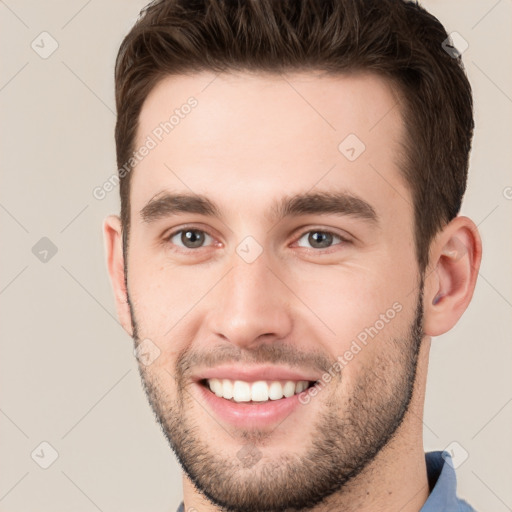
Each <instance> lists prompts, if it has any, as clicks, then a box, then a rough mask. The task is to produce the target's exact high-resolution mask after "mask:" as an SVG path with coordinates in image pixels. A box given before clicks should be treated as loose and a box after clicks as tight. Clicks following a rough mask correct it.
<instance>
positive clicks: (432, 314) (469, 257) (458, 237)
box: [424, 217, 482, 336]
mask: <svg viewBox="0 0 512 512" xmlns="http://www.w3.org/2000/svg"><path fill="white" fill-rule="evenodd" d="M481 258H482V243H481V239H480V235H479V233H478V229H477V227H476V225H475V224H474V223H473V221H472V220H471V219H469V218H467V217H456V218H455V219H453V220H452V221H451V222H450V223H449V224H448V225H447V226H446V227H445V228H444V229H443V230H442V232H441V233H440V234H438V236H437V237H436V239H435V240H434V241H433V242H432V249H431V260H432V261H431V266H430V268H433V270H432V271H431V272H429V273H428V275H427V277H426V286H425V297H424V304H425V310H424V332H425V334H427V335H429V336H439V335H441V334H443V333H445V332H447V331H449V330H450V329H451V328H452V327H453V326H454V325H455V324H456V323H457V321H458V320H459V318H460V317H461V316H462V314H463V313H464V311H465V310H466V308H467V307H468V305H469V303H470V301H471V298H472V297H473V292H474V289H475V285H476V279H477V277H478V270H479V268H480V262H481Z"/></svg>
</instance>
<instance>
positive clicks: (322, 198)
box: [140, 192, 379, 225]
mask: <svg viewBox="0 0 512 512" xmlns="http://www.w3.org/2000/svg"><path fill="white" fill-rule="evenodd" d="M180 213H197V214H200V215H205V216H211V217H217V218H219V219H222V218H223V216H222V213H221V211H220V209H219V208H218V206H217V205H216V204H215V203H213V202H212V201H211V200H210V199H208V198H207V197H206V196H203V195H200V194H190V193H186V194H172V193H169V192H164V193H160V194H157V195H156V196H154V197H153V198H152V199H150V200H149V201H148V203H147V204H146V205H145V206H144V208H142V210H141V211H140V215H141V217H142V220H143V221H144V222H146V223H151V222H154V221H156V220H158V219H162V218H165V217H169V216H172V215H176V214H180ZM308 214H313V215H314V214H319V215H327V214H334V215H340V216H347V215H348V216H351V217H356V218H359V219H362V220H365V221H367V222H369V223H371V224H375V225H378V224H379V217H378V215H377V213H376V211H375V209H374V208H373V207H372V206H371V205H370V204H369V203H367V202H366V201H365V200H363V199H361V198H360V197H357V196H355V195H353V194H350V193H347V192H315V193H311V192H308V193H303V194H296V195H293V196H288V197H284V198H281V199H280V200H279V201H278V202H277V203H275V204H273V205H272V206H271V208H270V211H269V214H268V215H267V218H268V219H269V220H271V221H274V220H282V219H284V218H286V217H289V216H300V215H308Z"/></svg>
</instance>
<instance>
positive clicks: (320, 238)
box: [297, 229, 350, 249]
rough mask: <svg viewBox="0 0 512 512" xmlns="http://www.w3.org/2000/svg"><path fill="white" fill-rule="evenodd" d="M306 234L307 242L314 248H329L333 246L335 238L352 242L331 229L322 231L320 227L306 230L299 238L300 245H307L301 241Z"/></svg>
mask: <svg viewBox="0 0 512 512" xmlns="http://www.w3.org/2000/svg"><path fill="white" fill-rule="evenodd" d="M306 236H307V239H306V240H307V243H309V244H310V246H311V247H312V248H313V249H328V248H330V247H331V246H332V244H333V240H335V239H338V240H340V242H346V243H350V242H349V240H347V239H346V238H344V237H342V236H340V235H337V234H335V233H332V232H331V231H322V230H320V229H313V230H310V231H306V232H305V233H303V235H302V236H301V237H300V238H299V240H298V241H297V243H298V245H299V247H305V246H304V245H301V244H300V243H299V242H300V241H301V240H302V239H303V238H305V237H306ZM335 245H340V244H335ZM306 247H307V246H306Z"/></svg>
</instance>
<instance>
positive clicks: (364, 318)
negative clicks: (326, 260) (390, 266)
mask: <svg viewBox="0 0 512 512" xmlns="http://www.w3.org/2000/svg"><path fill="white" fill-rule="evenodd" d="M395 272H396V269H395ZM411 277H412V276H407V277H402V279H398V278H397V277H396V276H395V277H394V276H391V275H390V274H389V272H388V273H386V272H381V271H374V270H373V269H370V268H361V267H358V268H356V267H355V266H351V267H348V266H347V267H341V266H340V267H338V268H337V267H334V266H329V267H327V266H325V267H321V266H318V268H316V269H310V270H309V271H308V272H297V273H296V274H295V275H292V276H291V277H290V279H291V282H294V283H296V287H294V291H295V293H296V294H297V296H298V297H299V298H300V299H301V300H302V301H303V302H304V304H306V305H307V306H308V307H309V309H310V310H311V311H312V312H313V313H314V315H315V316H316V317H318V318H319V319H320V320H322V322H323V323H325V324H326V325H327V326H328V327H329V328H330V330H331V331H333V332H331V333H330V334H331V335H332V336H329V331H328V330H327V329H325V333H326V336H325V339H326V340H327V339H329V338H331V339H333V340H335V341H334V342H332V343H331V342H330V343H331V348H336V349H337V350H338V351H344V350H346V349H347V348H348V346H349V345H350V343H351V341H352V340H354V339H357V338H358V337H359V339H361V340H362V341H363V342H364V338H365V332H366V331H365V329H367V328H371V327H372V326H376V327H377V330H378V331H379V332H381V331H382V332H384V331H386V332H388V333H390V332H392V330H393V329H391V327H390V326H392V324H395V325H398V324H400V320H399V319H398V317H399V316H400V315H399V313H400V311H401V310H403V309H404V301H405V300H407V301H409V302H410V301H411V300H412V299H413V298H414V297H413V294H411V295H409V297H407V293H408V292H409V291H410V289H411V286H412V283H413V281H412V279H411ZM320 324H321V323H320ZM324 328H325V326H323V327H322V329H324ZM374 331H375V330H374V329H372V333H373V332H374ZM367 336H369V335H367Z"/></svg>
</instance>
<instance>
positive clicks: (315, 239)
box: [309, 231, 332, 248]
mask: <svg viewBox="0 0 512 512" xmlns="http://www.w3.org/2000/svg"><path fill="white" fill-rule="evenodd" d="M322 239H323V244H322ZM331 242H332V235H330V234H329V233H323V232H321V231H314V232H313V233H311V234H310V235H309V243H310V244H311V245H312V246H313V247H321V248H325V247H328V246H329V245H330V244H331Z"/></svg>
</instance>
